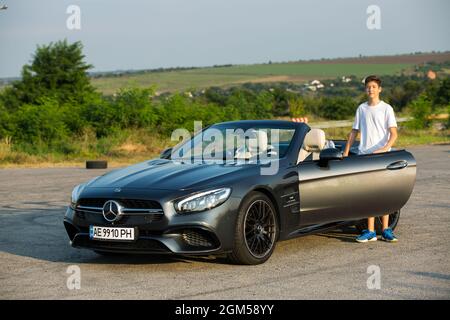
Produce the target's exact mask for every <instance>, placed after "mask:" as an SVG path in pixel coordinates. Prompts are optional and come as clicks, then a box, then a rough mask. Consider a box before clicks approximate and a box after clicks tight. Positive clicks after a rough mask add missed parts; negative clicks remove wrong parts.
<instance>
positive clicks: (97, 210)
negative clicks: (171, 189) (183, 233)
mask: <svg viewBox="0 0 450 320" xmlns="http://www.w3.org/2000/svg"><path fill="white" fill-rule="evenodd" d="M75 210H80V211H84V212H90V213H102V212H103V208H99V207H89V206H76V207H75ZM122 213H124V214H125V213H127V215H129V216H131V215H139V214H146V213H149V214H160V215H164V211H163V210H162V209H145V208H142V209H131V208H122Z"/></svg>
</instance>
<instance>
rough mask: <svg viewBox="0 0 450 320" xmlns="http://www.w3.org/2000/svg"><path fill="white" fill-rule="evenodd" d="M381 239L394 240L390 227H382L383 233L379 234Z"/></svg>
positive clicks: (395, 239)
mask: <svg viewBox="0 0 450 320" xmlns="http://www.w3.org/2000/svg"><path fill="white" fill-rule="evenodd" d="M381 240H384V241H387V242H396V241H397V238H396V237H395V236H394V232H393V231H392V229H391V228H387V229H384V231H383V233H382V234H381Z"/></svg>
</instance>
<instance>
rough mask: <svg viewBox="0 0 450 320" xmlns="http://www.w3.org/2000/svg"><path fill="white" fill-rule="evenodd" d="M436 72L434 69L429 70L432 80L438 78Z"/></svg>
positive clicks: (429, 76)
mask: <svg viewBox="0 0 450 320" xmlns="http://www.w3.org/2000/svg"><path fill="white" fill-rule="evenodd" d="M436 77H437V76H436V72H434V71H433V70H428V72H427V78H428V79H430V80H434V79H436Z"/></svg>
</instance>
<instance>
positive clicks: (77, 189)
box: [70, 183, 85, 209]
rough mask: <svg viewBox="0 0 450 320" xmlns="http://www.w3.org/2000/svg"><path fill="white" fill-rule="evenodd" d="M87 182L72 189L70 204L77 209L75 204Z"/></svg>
mask: <svg viewBox="0 0 450 320" xmlns="http://www.w3.org/2000/svg"><path fill="white" fill-rule="evenodd" d="M84 186H85V184H84V183H83V184H79V185H77V186H76V187H75V188H73V190H72V197H71V198H70V206H71V207H72V208H73V209H75V206H76V204H77V201H78V197H79V196H80V193H81V191H83V189H84Z"/></svg>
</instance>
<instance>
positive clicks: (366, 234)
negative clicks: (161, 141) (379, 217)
mask: <svg viewBox="0 0 450 320" xmlns="http://www.w3.org/2000/svg"><path fill="white" fill-rule="evenodd" d="M367 229H368V230H364V231H363V233H362V234H361V235H360V236H358V237H357V238H356V241H358V242H368V241H377V234H376V232H375V218H369V219H367Z"/></svg>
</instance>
